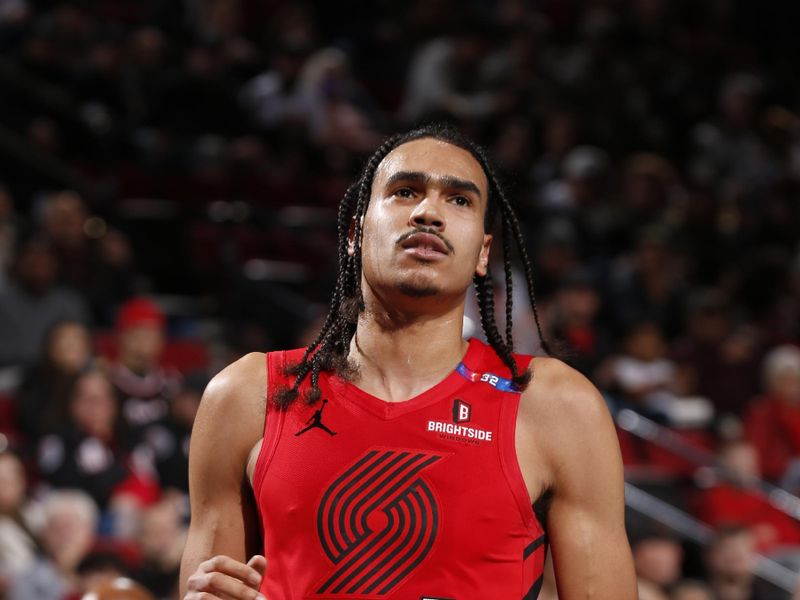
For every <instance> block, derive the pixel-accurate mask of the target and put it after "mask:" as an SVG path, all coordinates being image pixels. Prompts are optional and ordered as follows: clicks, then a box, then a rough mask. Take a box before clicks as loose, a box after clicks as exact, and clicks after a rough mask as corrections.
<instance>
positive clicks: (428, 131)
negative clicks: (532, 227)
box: [271, 125, 550, 409]
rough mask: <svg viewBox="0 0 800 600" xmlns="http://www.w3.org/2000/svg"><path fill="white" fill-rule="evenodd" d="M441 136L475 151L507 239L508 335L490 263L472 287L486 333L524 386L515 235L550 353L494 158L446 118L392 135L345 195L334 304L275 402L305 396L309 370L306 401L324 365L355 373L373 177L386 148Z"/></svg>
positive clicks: (316, 393)
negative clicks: (498, 317)
mask: <svg viewBox="0 0 800 600" xmlns="http://www.w3.org/2000/svg"><path fill="white" fill-rule="evenodd" d="M422 138H433V139H438V140H441V141H444V142H447V143H450V144H453V145H455V146H458V147H460V148H462V149H464V150H467V151H468V152H470V154H472V155H473V156H474V157H475V159H476V160H477V161H478V162H479V163H480V165H481V167H482V168H483V170H484V172H485V173H486V177H487V180H488V182H489V204H488V206H487V209H486V219H485V224H484V227H485V230H486V231H490V230H491V229H492V225H493V222H494V219H495V216H496V213H497V212H499V213H500V218H501V230H502V238H503V270H504V275H505V292H506V303H505V316H506V323H505V337H503V335H502V334H501V333H500V331H499V330H498V328H497V323H496V321H495V305H494V291H493V288H492V284H491V274H490V271H489V269H488V268H487V272H486V275H485V276H482V277H481V276H478V275H476V276H475V277H474V279H473V280H474V283H475V290H476V294H477V299H478V308H479V311H480V318H481V326H482V328H483V331H484V334H485V335H486V338H487V340H488V342H489V344H490V345H491V346H492V348H493V349H494V351H495V352H496V353H497V355H498V356H499V357H500V358H501V360H502V361H503V363H504V364H505V365H506V366H507V367H508V368H509V370H510V371H511V375H512V381H513V382H514V384H515V385H517V386H518V387H519V388H524V387H525V386H526V385H527V384H528V382H529V381H530V373H529V372H525V373H519V369H518V367H517V363H516V361H515V360H514V356H513V352H514V339H513V334H512V330H513V322H512V313H513V299H512V296H513V281H512V262H511V258H512V250H513V247H512V239H513V242H514V243H515V244H516V249H517V252H518V254H519V257H520V260H521V262H522V265H523V268H524V272H525V280H526V282H527V285H528V296H529V298H530V301H531V307H532V309H533V315H534V319H535V321H536V330H537V332H538V334H539V340H540V344H541V346H542V348H543V349H544V350H545V352H547V353H548V354H550V350H549V347H548V345H547V344H546V342H545V340H544V337H543V335H542V329H541V325H540V324H539V313H538V310H537V307H536V298H535V295H534V292H533V270H532V268H531V264H530V261H529V259H528V255H527V252H526V249H525V239H524V236H523V235H522V231H521V229H520V226H519V222H518V221H517V217H516V215H515V214H514V210H513V208H512V206H511V203H510V201H509V200H508V198H507V197H506V195H505V194H504V193H503V190H502V187H501V186H500V183H499V179H498V177H497V175H496V174H495V172H494V170H493V169H492V167H491V165H490V164H489V161H488V159H487V158H486V155H485V153H484V151H483V149H482V148H480V147H479V146H478V145H476V144H474V143H473V142H471V141H469V140H467V139H466V138H464V137H463V136H462V135H461V134H459V133H458V132H456V131H455V130H453V129H451V128H449V127H447V126H443V125H428V126H425V127H422V128H420V129H416V130H414V131H411V132H408V133H406V134H400V135H394V136H392V137H390V138H388V139H386V140H385V141H384V142H383V144H381V146H380V147H379V148H378V149H377V150H376V151H375V152H374V153H373V154H372V156H370V157H369V159H368V160H367V163H366V165H365V166H364V169H363V170H362V171H361V174H360V176H359V178H358V180H357V181H356V182H355V183H354V184H353V185H351V186H350V187H349V188H348V189H347V191H346V192H345V194H344V197H343V198H342V201H341V203H340V204H339V210H338V212H337V217H336V232H337V237H338V242H337V275H336V286H335V288H334V290H333V293H332V295H331V302H330V310H329V312H328V314H327V315H326V317H325V321H324V323H323V325H322V328H321V330H320V332H319V335H317V337H316V338H315V339H314V341H313V342H312V343H311V344H309V345H308V347H306V349H305V351H304V352H303V355H302V358H301V359H300V360H299V361H298V362H297V363H296V364H294V365H291V366H289V367H288V369H287V372H288V373H289V374H291V375H293V376H294V377H295V380H294V382H293V384H292V385H291V387H287V388H284V389H281V390H279V391H278V393H277V394H275V397H274V398H273V399H271V401H272V402H273V403H274V404H275V405H276V406H277V407H278V408H279V409H285V408H287V407H288V406H289V405H290V404H291V403H292V402H294V401H295V400H296V399H297V398H298V397H299V395H300V388H301V386H302V384H303V382H304V381H305V380H306V379H307V378H308V377H309V375H310V382H309V383H310V388H309V389H308V390H307V391H306V392H305V394H304V396H305V401H306V402H307V403H309V404H313V403H315V402H317V401H318V400H319V399H320V397H321V391H320V388H319V377H320V373H321V372H323V371H335V372H336V373H337V374H339V375H340V376H342V377H349V376H351V375H352V374H353V373H354V372H355V366H354V365H353V364H351V362H350V361H349V359H348V355H349V351H350V343H351V342H352V340H353V336H354V335H355V332H356V327H357V323H358V315H359V314H360V312H361V311H363V309H364V298H363V295H362V290H361V267H362V264H361V241H362V240H361V238H362V233H363V218H364V215H365V214H366V212H367V207H368V206H369V201H370V195H371V192H372V182H373V179H374V177H375V172H376V171H377V169H378V167H379V166H380V164H381V162H382V161H383V159H384V158H386V155H387V154H389V153H390V152H391V151H392V150H394V149H395V148H396V147H397V146H400V145H401V144H404V143H406V142H410V141H413V140H416V139H422Z"/></svg>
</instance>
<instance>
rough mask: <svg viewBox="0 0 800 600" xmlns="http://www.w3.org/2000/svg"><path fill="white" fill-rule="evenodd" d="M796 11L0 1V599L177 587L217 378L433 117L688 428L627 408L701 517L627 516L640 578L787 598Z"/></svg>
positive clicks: (307, 300) (799, 319) (295, 318)
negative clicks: (504, 188) (96, 588)
mask: <svg viewBox="0 0 800 600" xmlns="http://www.w3.org/2000/svg"><path fill="white" fill-rule="evenodd" d="M798 13H800V8H798V7H797V6H791V5H790V4H789V3H786V5H785V6H784V5H783V4H782V5H781V8H780V10H766V9H763V10H762V6H761V4H760V3H756V2H747V1H745V0H715V1H714V2H693V1H691V0H496V1H488V0H464V1H456V0H407V1H405V2H399V1H397V0H379V1H376V2H369V3H361V2H356V1H355V0H342V1H340V2H324V1H322V0H308V1H305V2H279V1H276V0H183V1H181V2H157V1H155V0H135V1H134V0H113V1H112V0H81V1H78V2H63V1H59V0H42V1H37V2H35V3H34V2H31V1H30V0H0V599H2V598H6V599H9V600H28V599H30V600H33V599H37V600H42V599H44V600H49V599H52V600H63V599H65V598H79V597H80V596H81V595H82V594H83V593H84V592H85V591H86V590H88V589H90V588H91V587H92V586H93V585H96V584H98V583H102V582H108V581H111V580H113V579H114V578H116V577H119V576H129V577H131V578H133V579H134V580H136V581H139V582H141V583H142V584H144V585H145V586H146V587H147V588H148V589H149V590H150V591H151V592H152V593H153V594H154V595H155V596H156V597H158V598H169V597H172V595H173V594H174V590H175V585H176V580H177V569H178V564H179V559H180V553H181V548H182V540H183V536H184V535H185V529H186V524H187V522H188V517H189V515H188V509H187V501H186V493H187V481H186V460H187V450H188V442H189V434H190V431H191V425H192V421H193V418H194V414H195V412H196V410H197V406H198V403H199V399H200V395H201V393H202V390H203V388H204V385H205V383H206V382H207V381H208V379H209V378H210V377H211V376H212V375H213V374H214V373H215V372H217V371H218V370H219V369H220V368H221V367H222V366H223V365H224V364H225V363H227V362H228V361H230V360H232V359H234V358H236V357H238V356H240V355H242V354H243V353H245V352H248V351H251V350H260V351H266V350H271V349H277V348H285V347H289V346H297V345H301V344H303V343H305V342H306V341H308V340H309V336H313V334H314V333H315V328H316V327H318V326H319V319H320V316H321V315H323V314H324V312H325V303H326V300H327V296H328V294H329V293H330V290H331V288H332V283H333V278H334V274H335V263H334V259H335V257H334V256H333V254H334V253H333V251H332V249H333V247H334V240H335V234H336V232H335V213H336V205H337V203H338V201H339V199H340V198H341V196H342V194H343V192H344V190H345V189H346V187H347V185H348V184H349V182H350V181H351V180H352V179H353V178H354V176H355V175H356V174H357V172H358V169H359V166H360V165H361V163H362V162H363V160H364V159H365V157H366V156H368V155H369V153H371V151H372V150H373V149H374V148H375V147H376V146H377V145H378V144H379V143H380V141H381V140H382V139H383V137H384V136H385V135H387V134H389V133H392V132H395V131H398V130H403V129H407V128H410V127H412V126H413V125H415V124H419V123H423V122H428V121H432V120H446V121H449V122H451V123H453V124H455V125H456V126H458V127H459V128H460V129H462V130H463V131H464V132H465V133H466V134H467V135H469V136H471V137H473V138H474V139H476V140H477V141H479V142H480V143H482V144H483V145H485V146H486V147H487V148H488V150H489V154H490V155H491V156H492V157H493V159H494V160H495V162H496V164H497V168H498V173H499V174H500V175H501V177H502V179H503V180H505V181H506V183H507V184H508V187H509V192H510V197H511V198H512V199H513V202H514V204H515V207H516V210H517V212H518V214H519V217H520V221H521V225H522V228H523V230H524V232H525V235H526V238H527V241H528V248H529V252H530V257H531V262H532V264H533V266H534V271H535V282H536V294H537V306H538V308H539V313H540V316H541V318H542V322H543V329H544V334H545V336H546V337H547V338H549V339H550V340H551V341H552V342H553V345H554V347H555V348H556V349H557V352H558V354H559V355H560V356H561V357H562V358H564V359H565V360H566V361H567V362H569V363H570V364H572V365H573V366H574V367H575V368H577V369H579V370H580V371H581V372H583V373H584V374H586V375H587V376H589V377H590V378H591V379H592V380H593V381H594V382H595V383H596V384H597V385H598V387H599V388H600V389H601V391H602V392H603V393H604V395H605V396H606V398H607V401H608V404H609V407H610V409H611V411H612V413H614V414H615V415H623V414H626V415H630V414H634V415H637V416H638V418H640V419H641V420H640V421H638V422H639V423H646V424H651V425H652V426H653V427H657V428H664V429H663V431H666V432H668V433H670V434H671V435H672V438H670V439H673V438H674V439H676V440H678V441H677V442H675V443H677V444H678V445H679V446H680V447H681V448H684V450H686V449H687V448H688V449H690V450H691V451H693V452H694V453H695V454H694V455H695V456H701V457H704V458H701V459H699V460H695V461H687V460H686V451H684V454H683V458H680V457H679V458H677V459H676V457H675V456H674V455H669V452H666V451H665V450H664V449H663V448H661V447H659V446H658V445H657V444H654V443H653V440H652V439H649V440H648V439H643V438H642V437H641V436H639V435H638V434H637V430H636V429H635V428H624V427H620V430H619V433H620V441H621V446H622V451H623V459H624V460H625V463H626V466H627V468H628V471H627V473H628V478H629V481H631V482H633V483H635V484H637V485H639V486H641V487H642V488H643V489H645V488H646V489H647V490H649V491H650V492H652V493H653V494H654V495H655V496H657V497H661V498H667V499H669V500H670V502H671V503H672V504H673V505H675V506H677V507H678V508H679V509H680V510H682V511H683V512H684V513H686V515H688V516H691V517H692V518H695V519H698V520H699V521H701V522H702V523H705V524H706V525H708V526H709V527H710V528H711V529H710V531H711V534H710V537H709V538H708V539H707V540H706V541H707V543H706V544H705V545H702V544H701V543H700V542H699V541H698V540H697V539H690V537H687V536H685V535H683V534H680V533H679V532H676V531H675V530H672V529H670V527H669V526H668V524H665V523H662V522H659V519H654V518H652V515H651V516H650V517H643V516H642V515H633V514H632V515H630V519H629V533H630V535H631V541H632V544H633V548H634V555H635V559H636V565H637V571H638V573H639V576H640V595H641V596H640V597H641V598H643V599H645V600H646V599H649V598H652V599H656V600H664V599H669V600H740V599H741V600H745V599H751V598H753V599H758V600H764V599H772V598H776V599H777V598H788V597H789V595H788V593H787V592H781V591H778V590H776V589H772V588H771V587H770V585H767V582H766V581H765V580H764V578H763V577H761V575H763V569H761V570H759V568H757V565H758V564H759V563H758V560H759V559H758V556H759V555H766V556H768V557H770V558H772V559H774V560H775V561H776V562H777V563H778V564H780V565H783V566H785V567H786V568H788V569H789V570H794V571H795V572H797V571H800V559H799V558H798V557H800V523H798V520H797V519H796V518H794V517H792V516H791V515H790V513H792V511H793V510H795V511H796V512H795V513H794V514H795V515H800V511H797V508H796V507H797V505H796V504H792V502H791V501H785V499H786V498H790V500H791V496H790V495H792V494H797V493H800V348H798V344H800V196H798V192H800V113H799V112H798V111H799V110H800V94H799V92H800V89H799V88H798V86H800V79H797V77H796V76H795V73H796V65H795V64H794V60H793V59H794V57H795V56H797V52H798V51H800V38H798V37H797V35H796V32H795V31H794V24H795V23H797V22H798V20H797V19H798V17H800V14H798ZM494 272H495V274H496V279H497V280H498V281H497V286H496V287H497V292H496V293H497V296H498V302H499V301H501V300H502V296H503V294H504V291H503V290H504V286H503V285H502V280H501V277H500V274H502V268H495V269H494ZM523 281H524V277H522V276H521V273H520V276H518V277H516V278H515V283H517V282H523ZM514 293H515V295H516V294H519V298H514V328H515V335H514V337H515V340H517V341H518V342H517V343H518V350H521V351H525V352H533V353H536V352H539V351H540V340H539V339H538V338H537V337H536V335H535V332H536V328H535V326H534V324H533V314H532V311H531V309H530V307H529V305H528V302H527V301H526V298H525V293H524V289H522V288H521V287H520V286H517V287H516V288H515V291H514ZM500 317H501V316H500V315H498V319H499V320H502V319H501V318H500ZM477 322H478V319H477V312H476V308H475V307H474V306H470V307H469V310H468V315H467V319H466V320H465V334H476V335H480V331H479V327H478V326H476V323H477ZM501 327H502V323H501ZM627 422H628V423H631V422H632V421H631V420H630V418H628V421H627ZM658 431H662V429H658ZM673 454H674V452H673ZM781 494H784V495H783V496H781ZM776 498H783V499H784V501H783V502H782V503H781V502H776V500H775V499H776ZM701 546H702V547H701ZM610 551H613V549H610ZM756 575H759V577H757V576H756ZM762 584H763V585H762ZM773 587H774V586H773ZM555 597H556V596H555V593H554V589H553V587H552V584H551V583H546V584H545V588H544V590H543V592H542V598H543V600H552V599H553V598H555Z"/></svg>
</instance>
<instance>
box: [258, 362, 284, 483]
mask: <svg viewBox="0 0 800 600" xmlns="http://www.w3.org/2000/svg"><path fill="white" fill-rule="evenodd" d="M266 362H267V397H266V406H265V408H264V433H263V436H262V438H261V448H260V449H259V451H258V457H256V466H255V470H254V473H253V493H254V494H255V497H256V498H259V497H260V495H261V486H262V485H263V482H264V476H265V475H266V472H267V468H268V467H269V463H270V462H271V461H272V457H273V456H274V455H275V448H276V447H277V446H278V440H279V439H280V433H281V429H282V428H283V419H284V416H285V414H286V413H285V411H282V410H275V409H274V408H273V405H272V402H271V400H272V398H273V397H274V394H275V393H276V391H277V389H278V385H279V384H280V382H282V381H283V380H284V379H285V377H286V375H285V373H284V371H285V365H286V352H285V351H280V352H267V354H266Z"/></svg>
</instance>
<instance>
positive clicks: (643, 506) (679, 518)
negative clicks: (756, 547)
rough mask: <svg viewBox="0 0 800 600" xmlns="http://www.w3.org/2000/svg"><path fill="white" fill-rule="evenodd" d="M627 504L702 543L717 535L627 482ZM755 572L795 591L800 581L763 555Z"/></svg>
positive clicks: (789, 590) (766, 579) (762, 577)
mask: <svg viewBox="0 0 800 600" xmlns="http://www.w3.org/2000/svg"><path fill="white" fill-rule="evenodd" d="M625 504H626V506H628V507H629V508H630V509H632V510H635V511H636V512H638V513H640V514H642V515H645V516H646V517H649V518H651V519H653V520H654V521H657V522H659V523H662V524H663V525H666V526H667V527H669V528H670V529H671V530H672V531H674V532H675V533H678V534H680V535H682V536H683V537H685V538H686V539H688V540H691V541H693V542H695V543H697V544H700V545H702V546H706V545H708V543H709V542H710V541H711V539H712V538H713V536H714V530H713V529H712V528H711V527H709V526H708V525H706V524H705V523H702V522H701V521H698V520H697V519H695V518H694V517H692V516H690V515H688V514H687V513H685V512H683V511H682V510H679V509H677V508H675V507H674V506H672V505H671V504H669V503H668V502H664V501H663V500H661V499H660V498H656V497H655V496H653V495H652V494H648V493H647V492H645V491H644V490H642V489H639V488H638V487H636V486H635V485H633V484H630V483H627V482H626V483H625ZM754 573H755V575H756V576H757V577H759V578H761V579H763V580H764V581H767V582H768V583H771V584H772V585H774V586H776V587H778V588H780V589H782V590H784V591H786V592H792V591H793V590H794V589H795V587H796V585H797V582H798V575H797V573H795V572H794V571H792V570H791V569H787V568H786V567H784V566H783V565H781V564H780V563H777V562H775V561H774V560H772V559H770V558H768V557H766V556H762V555H759V556H758V561H757V562H756V566H755V569H754Z"/></svg>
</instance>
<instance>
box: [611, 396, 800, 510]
mask: <svg viewBox="0 0 800 600" xmlns="http://www.w3.org/2000/svg"><path fill="white" fill-rule="evenodd" d="M616 422H617V425H618V426H619V427H620V428H621V429H623V430H625V431H627V432H629V433H632V434H633V435H635V436H636V437H638V438H641V439H643V440H647V441H648V442H652V443H653V444H656V445H657V446H659V447H661V448H663V449H665V450H668V451H669V452H672V453H673V454H675V455H677V456H680V457H681V458H684V459H686V460H688V461H689V462H692V463H694V464H696V465H697V466H699V467H711V468H713V469H714V472H715V474H716V475H717V477H719V478H720V479H722V480H724V481H727V482H730V483H733V484H734V485H735V484H736V483H737V482H736V480H735V478H732V477H731V476H730V474H729V473H728V472H727V471H726V470H725V469H721V468H719V466H718V465H717V460H716V457H715V456H714V455H713V454H711V453H710V452H706V451H705V450H703V449H701V448H697V447H695V446H693V445H692V444H688V443H687V442H686V441H685V440H684V439H683V438H681V437H680V436H679V435H678V434H676V433H675V432H673V431H671V430H669V429H668V428H666V427H663V426H661V425H659V424H658V423H656V422H654V421H652V420H650V419H648V418H646V417H643V416H642V415H640V414H638V413H637V412H634V411H632V410H630V409H628V408H624V409H622V410H620V411H619V412H618V413H617V415H616ZM751 487H752V489H753V491H754V492H756V493H757V494H758V495H759V496H761V497H762V498H764V499H765V500H766V501H767V502H769V503H770V504H771V505H772V506H773V507H775V508H776V509H778V510H780V511H781V512H784V513H786V514H787V515H789V516H790V517H792V518H794V519H797V520H800V498H798V497H797V496H795V495H793V494H790V493H789V492H787V491H786V490H784V489H783V488H780V487H778V486H776V485H773V484H771V483H769V482H767V481H764V480H762V479H754V480H753V481H752V483H751Z"/></svg>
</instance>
